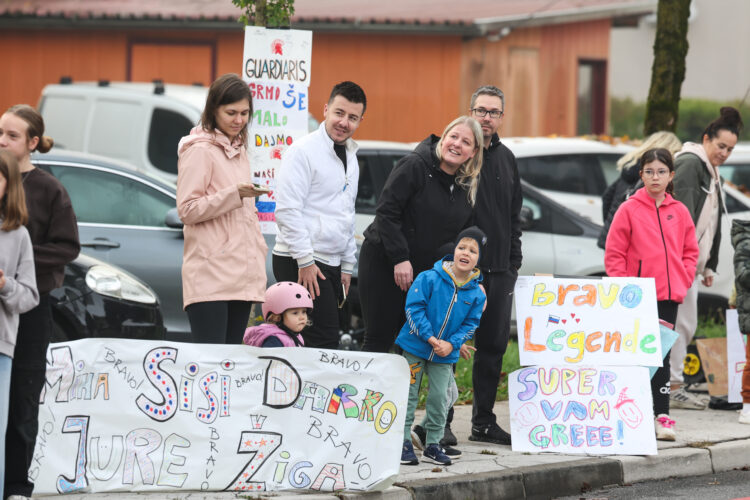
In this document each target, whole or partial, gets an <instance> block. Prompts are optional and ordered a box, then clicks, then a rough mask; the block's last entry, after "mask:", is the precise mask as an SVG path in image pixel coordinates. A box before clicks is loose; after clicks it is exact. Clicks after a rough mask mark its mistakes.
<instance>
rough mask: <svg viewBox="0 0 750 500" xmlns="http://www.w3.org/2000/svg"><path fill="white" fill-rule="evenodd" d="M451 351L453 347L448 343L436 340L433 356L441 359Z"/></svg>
mask: <svg viewBox="0 0 750 500" xmlns="http://www.w3.org/2000/svg"><path fill="white" fill-rule="evenodd" d="M451 351H453V345H452V344H451V343H450V342H446V341H445V340H438V341H437V345H436V346H435V354H437V355H438V356H440V357H441V358H444V357H446V356H447V355H449V354H450V353H451Z"/></svg>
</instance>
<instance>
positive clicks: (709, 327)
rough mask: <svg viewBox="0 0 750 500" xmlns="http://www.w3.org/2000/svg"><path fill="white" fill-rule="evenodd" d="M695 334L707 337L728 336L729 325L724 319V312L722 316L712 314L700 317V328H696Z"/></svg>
mask: <svg viewBox="0 0 750 500" xmlns="http://www.w3.org/2000/svg"><path fill="white" fill-rule="evenodd" d="M695 336H696V337H703V338H707V339H710V338H714V337H726V336H727V326H726V322H725V320H724V315H723V314H722V315H721V317H717V316H716V315H711V316H701V317H700V318H698V328H696V329H695Z"/></svg>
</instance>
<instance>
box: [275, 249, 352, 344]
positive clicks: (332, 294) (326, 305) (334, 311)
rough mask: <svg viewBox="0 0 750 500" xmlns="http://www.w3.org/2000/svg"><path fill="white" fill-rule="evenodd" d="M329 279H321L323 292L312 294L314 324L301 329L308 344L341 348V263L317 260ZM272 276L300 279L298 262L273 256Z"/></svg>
mask: <svg viewBox="0 0 750 500" xmlns="http://www.w3.org/2000/svg"><path fill="white" fill-rule="evenodd" d="M315 265H316V266H318V268H319V269H320V272H322V273H323V276H325V278H326V279H324V280H322V279H320V278H318V286H319V287H320V295H319V296H317V297H313V311H312V325H311V326H309V327H307V328H305V329H304V330H302V338H303V339H304V341H305V347H322V348H323V349H338V347H339V301H340V299H341V298H343V297H342V295H343V291H342V290H341V266H329V265H327V264H323V263H322V262H318V261H317V260H316V261H315ZM273 275H274V277H275V278H276V281H293V282H295V283H296V282H297V280H298V279H299V268H298V267H297V261H296V260H294V259H293V258H291V257H281V256H278V255H274V256H273Z"/></svg>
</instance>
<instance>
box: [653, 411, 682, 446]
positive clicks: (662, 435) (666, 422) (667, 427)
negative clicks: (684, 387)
mask: <svg viewBox="0 0 750 500" xmlns="http://www.w3.org/2000/svg"><path fill="white" fill-rule="evenodd" d="M674 424H675V421H674V420H672V419H671V418H669V415H665V414H664V413H661V414H660V415H659V416H658V417H656V420H655V421H654V428H655V429H656V439H658V440H659V441H674V440H675V439H677V436H676V434H675V433H674Z"/></svg>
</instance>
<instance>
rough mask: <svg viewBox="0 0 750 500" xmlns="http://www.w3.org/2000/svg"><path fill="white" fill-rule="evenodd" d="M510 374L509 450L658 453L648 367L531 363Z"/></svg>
mask: <svg viewBox="0 0 750 500" xmlns="http://www.w3.org/2000/svg"><path fill="white" fill-rule="evenodd" d="M508 378H509V380H510V382H509V387H508V399H509V403H510V428H511V436H512V441H513V451H526V452H558V453H586V454H593V455H620V454H622V455H655V454H656V436H655V434H654V418H653V410H652V400H651V384H650V381H649V375H648V369H647V368H645V367H639V366H635V367H616V366H610V367H586V368H583V367H574V368H573V367H553V366H546V367H543V366H532V367H528V368H521V369H520V370H516V371H514V372H513V373H511V374H510V376H509V377H508Z"/></svg>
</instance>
